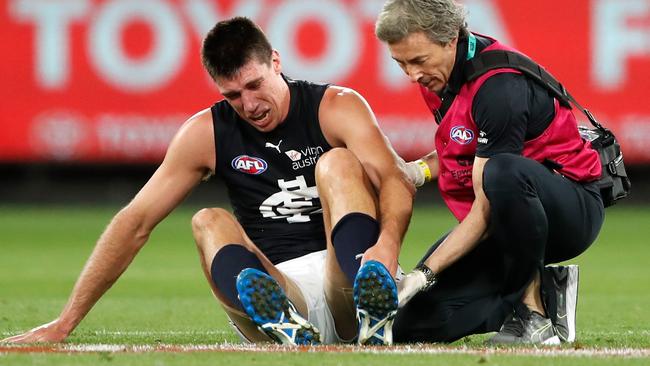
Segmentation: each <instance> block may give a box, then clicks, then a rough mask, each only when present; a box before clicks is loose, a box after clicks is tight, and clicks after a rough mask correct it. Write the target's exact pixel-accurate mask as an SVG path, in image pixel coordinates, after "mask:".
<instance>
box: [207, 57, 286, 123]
mask: <svg viewBox="0 0 650 366" xmlns="http://www.w3.org/2000/svg"><path fill="white" fill-rule="evenodd" d="M276 55H277V54H276V53H275V52H274V57H273V61H272V62H271V64H270V65H267V64H265V63H263V62H260V61H258V60H256V59H252V60H250V61H248V62H247V63H246V64H245V65H244V66H242V67H241V68H240V69H239V71H238V72H237V73H236V74H235V76H233V77H232V78H217V79H216V80H215V82H216V84H217V87H218V89H219V92H220V93H221V94H222V95H223V96H224V98H226V100H227V101H228V103H230V105H231V106H232V107H233V108H234V109H235V111H236V112H237V114H239V116H240V117H241V118H242V119H243V120H245V121H246V122H248V123H249V124H250V125H251V126H253V127H254V128H256V129H257V130H258V131H261V132H269V131H272V130H273V129H275V128H276V127H277V126H278V124H280V123H281V122H282V121H283V120H284V119H285V118H286V110H288V102H289V101H288V93H287V92H284V90H283V86H286V83H285V82H284V80H283V79H282V76H281V74H280V72H281V67H280V63H279V58H276Z"/></svg>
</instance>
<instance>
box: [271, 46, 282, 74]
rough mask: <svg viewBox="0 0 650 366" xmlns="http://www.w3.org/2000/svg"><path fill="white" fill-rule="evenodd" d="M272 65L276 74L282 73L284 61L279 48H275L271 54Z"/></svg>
mask: <svg viewBox="0 0 650 366" xmlns="http://www.w3.org/2000/svg"><path fill="white" fill-rule="evenodd" d="M271 66H273V71H274V72H275V73H276V74H280V73H282V62H280V53H279V52H278V50H273V53H272V54H271Z"/></svg>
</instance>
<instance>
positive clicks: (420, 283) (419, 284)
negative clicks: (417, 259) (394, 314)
mask: <svg viewBox="0 0 650 366" xmlns="http://www.w3.org/2000/svg"><path fill="white" fill-rule="evenodd" d="M426 285H427V277H426V276H425V275H424V273H422V271H419V270H417V269H415V270H413V271H411V272H409V273H408V274H407V275H406V276H404V278H402V280H401V281H400V282H399V283H398V284H397V303H398V305H397V306H398V307H400V308H401V307H402V306H404V305H406V303H407V302H409V300H411V298H413V296H415V295H416V294H417V293H418V292H420V291H421V290H422V289H424V288H425V287H426Z"/></svg>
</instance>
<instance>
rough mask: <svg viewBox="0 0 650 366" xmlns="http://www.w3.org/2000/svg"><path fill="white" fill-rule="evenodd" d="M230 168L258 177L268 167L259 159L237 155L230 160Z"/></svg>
mask: <svg viewBox="0 0 650 366" xmlns="http://www.w3.org/2000/svg"><path fill="white" fill-rule="evenodd" d="M231 165H232V168H233V169H235V170H239V171H240V172H242V173H246V174H252V175H258V174H262V173H264V172H265V171H266V169H267V168H268V167H269V165H268V164H267V163H266V161H264V160H263V159H260V158H255V157H252V156H248V155H239V156H238V157H236V158H234V159H232V163H231Z"/></svg>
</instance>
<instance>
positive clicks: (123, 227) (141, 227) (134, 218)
mask: <svg viewBox="0 0 650 366" xmlns="http://www.w3.org/2000/svg"><path fill="white" fill-rule="evenodd" d="M111 226H113V227H114V230H117V231H119V232H122V233H124V234H125V235H126V236H127V237H129V238H132V239H133V240H128V241H127V242H129V243H132V245H133V246H134V247H136V248H137V249H139V248H140V247H142V246H143V245H144V243H145V242H146V241H147V239H148V238H149V235H150V234H151V231H152V230H153V226H152V225H149V224H147V220H146V216H145V215H144V214H143V213H141V212H139V211H138V210H136V209H135V208H134V207H132V206H131V205H128V206H126V207H124V208H123V209H121V210H120V212H118V213H117V215H115V217H114V218H113V221H112V222H111Z"/></svg>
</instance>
